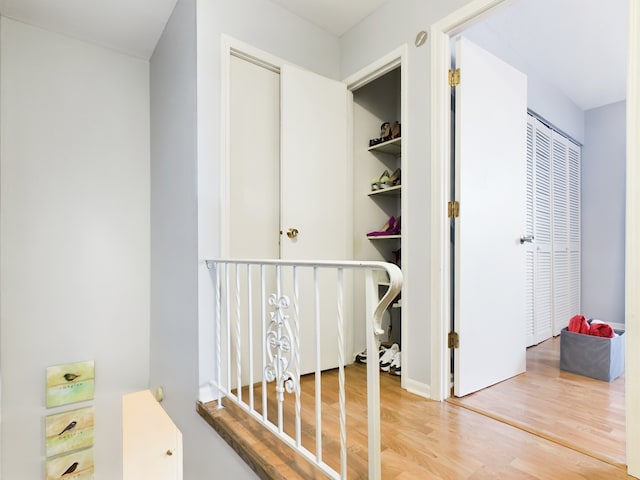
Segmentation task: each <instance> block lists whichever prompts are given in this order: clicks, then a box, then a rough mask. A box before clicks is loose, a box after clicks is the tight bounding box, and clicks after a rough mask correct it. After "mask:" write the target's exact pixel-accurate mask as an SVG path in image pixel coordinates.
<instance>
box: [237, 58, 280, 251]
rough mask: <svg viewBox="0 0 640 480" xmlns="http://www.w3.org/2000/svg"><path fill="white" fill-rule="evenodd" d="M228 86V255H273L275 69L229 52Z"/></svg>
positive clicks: (276, 144)
mask: <svg viewBox="0 0 640 480" xmlns="http://www.w3.org/2000/svg"><path fill="white" fill-rule="evenodd" d="M229 90H230V98H229V102H230V105H231V108H230V110H229V122H230V127H229V135H230V147H229V148H230V157H231V161H230V162H229V178H230V180H229V182H230V188H229V232H228V238H229V256H230V257H231V258H243V259H245V258H278V257H279V255H280V247H279V241H280V235H279V225H280V75H279V74H278V72H274V71H272V70H269V69H267V68H265V67H262V66H260V65H257V64H255V63H252V62H250V61H248V60H244V59H241V58H238V57H236V56H233V55H232V56H231V58H230V82H229ZM256 239H258V240H256Z"/></svg>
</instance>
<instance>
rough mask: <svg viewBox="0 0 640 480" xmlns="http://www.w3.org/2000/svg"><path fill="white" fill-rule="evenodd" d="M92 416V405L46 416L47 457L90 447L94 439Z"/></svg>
mask: <svg viewBox="0 0 640 480" xmlns="http://www.w3.org/2000/svg"><path fill="white" fill-rule="evenodd" d="M93 418H94V415H93V407H86V408H79V409H77V410H71V411H70V412H64V413H58V414H56V415H49V416H47V417H46V418H45V436H46V444H47V457H53V456H55V455H60V454H63V453H68V452H72V451H74V450H80V449H82V448H87V447H91V446H92V445H93V439H94V428H93V424H94V422H93Z"/></svg>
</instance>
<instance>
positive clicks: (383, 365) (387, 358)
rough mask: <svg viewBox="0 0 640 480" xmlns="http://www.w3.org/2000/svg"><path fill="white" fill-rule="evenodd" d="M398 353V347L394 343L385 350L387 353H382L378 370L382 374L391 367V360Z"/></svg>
mask: <svg viewBox="0 0 640 480" xmlns="http://www.w3.org/2000/svg"><path fill="white" fill-rule="evenodd" d="M398 352H400V347H399V346H398V344H397V343H394V344H393V345H391V346H390V347H389V348H388V349H387V351H386V352H384V355H382V356H381V357H380V370H382V371H383V372H388V371H389V368H390V367H391V362H393V358H394V357H395V355H396V353H398Z"/></svg>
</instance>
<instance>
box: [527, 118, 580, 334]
mask: <svg viewBox="0 0 640 480" xmlns="http://www.w3.org/2000/svg"><path fill="white" fill-rule="evenodd" d="M580 158H581V150H580V146H578V145H576V144H575V143H573V142H572V141H570V140H568V139H567V138H566V137H564V136H562V135H561V134H559V133H558V132H555V131H554V130H553V129H551V128H550V127H549V126H547V125H545V124H544V123H542V122H541V121H540V120H538V119H536V118H534V117H533V116H531V115H529V118H528V123H527V212H526V224H527V234H528V235H532V236H533V238H534V241H533V242H532V243H529V244H527V245H526V249H527V274H526V275H527V311H526V317H527V345H534V344H537V343H539V342H541V341H543V340H545V339H547V338H549V337H551V336H552V335H558V334H559V333H560V330H562V328H563V327H565V326H566V325H567V324H568V322H569V319H570V318H571V317H572V316H573V315H576V314H577V313H580Z"/></svg>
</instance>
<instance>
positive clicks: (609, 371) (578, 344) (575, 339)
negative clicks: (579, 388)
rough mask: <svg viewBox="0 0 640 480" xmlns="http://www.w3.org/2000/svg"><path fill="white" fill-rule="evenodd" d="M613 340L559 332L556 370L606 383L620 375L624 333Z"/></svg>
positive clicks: (622, 370)
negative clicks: (558, 357)
mask: <svg viewBox="0 0 640 480" xmlns="http://www.w3.org/2000/svg"><path fill="white" fill-rule="evenodd" d="M615 332H616V333H617V334H618V335H617V336H616V337H613V338H602V337H595V336H592V335H585V334H583V333H573V332H570V331H569V330H568V329H567V328H563V329H562V331H561V332H560V370H565V371H567V372H572V373H577V374H579V375H584V376H586V377H591V378H596V379H598V380H604V381H605V382H610V381H611V380H614V379H616V378H618V377H619V376H620V375H622V374H623V373H624V330H615Z"/></svg>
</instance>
